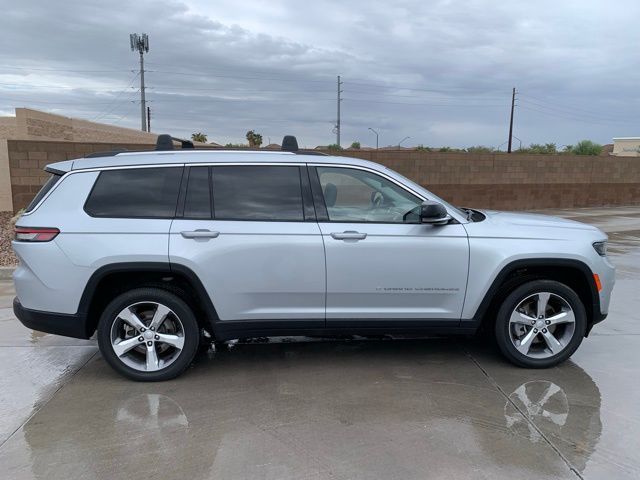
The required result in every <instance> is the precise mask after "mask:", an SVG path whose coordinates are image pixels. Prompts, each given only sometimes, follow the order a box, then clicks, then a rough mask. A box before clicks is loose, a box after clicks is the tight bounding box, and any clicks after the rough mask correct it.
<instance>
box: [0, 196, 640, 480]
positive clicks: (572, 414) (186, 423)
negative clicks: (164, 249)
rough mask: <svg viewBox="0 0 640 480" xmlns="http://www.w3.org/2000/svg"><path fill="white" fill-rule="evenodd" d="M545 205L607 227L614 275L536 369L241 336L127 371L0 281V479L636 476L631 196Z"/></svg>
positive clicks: (464, 355) (638, 256)
mask: <svg viewBox="0 0 640 480" xmlns="http://www.w3.org/2000/svg"><path fill="white" fill-rule="evenodd" d="M555 213H557V214H560V215H562V216H565V217H568V218H574V219H577V220H580V221H586V222H588V223H592V224H595V225H598V226H599V227H601V228H603V229H604V230H605V231H607V232H608V233H609V235H610V238H611V249H610V251H611V256H612V259H613V261H614V263H615V264H616V265H617V267H618V272H619V273H618V279H617V284H616V288H615V290H614V295H613V300H612V304H611V311H610V315H609V318H608V319H607V320H606V321H605V322H604V323H602V324H600V325H598V326H596V327H595V329H594V331H593V332H592V334H591V336H590V337H589V338H588V339H586V340H585V341H584V342H583V344H582V346H581V347H580V349H579V350H578V351H577V352H576V354H575V355H574V356H573V357H572V358H571V360H570V361H568V362H566V363H565V364H563V365H561V366H560V367H557V368H553V369H549V370H524V369H519V368H516V367H513V366H511V365H510V364H508V363H506V362H505V361H504V360H503V359H502V358H501V357H500V355H499V354H498V353H497V352H496V351H495V350H494V349H493V347H491V346H488V345H486V344H484V343H483V342H482V341H481V340H462V339H414V340H396V341H325V342H318V341H313V342H302V343H288V342H285V343H271V344H252V343H249V344H238V345H236V346H234V347H233V348H231V349H229V350H226V351H221V352H218V353H216V354H211V353H209V354H202V355H201V356H200V357H199V358H198V360H197V361H196V362H195V364H194V365H193V367H192V368H191V369H190V370H188V371H187V372H186V374H185V375H183V376H182V377H180V378H179V379H177V380H174V381H171V382H166V383H160V384H141V383H134V382H130V381H127V380H124V379H122V378H121V377H119V376H117V375H116V374H115V373H113V372H112V371H111V369H110V368H109V367H108V366H107V365H106V364H105V362H104V361H103V360H102V358H101V357H100V355H99V353H96V351H97V349H96V347H95V343H94V342H93V341H82V340H74V339H67V338H62V337H55V336H51V335H44V334H38V333H34V332H31V331H30V330H27V329H26V328H24V327H22V326H21V325H20V324H19V323H18V322H17V321H16V320H15V319H14V318H13V314H12V312H11V310H10V308H9V307H10V300H11V297H12V295H13V293H12V287H11V285H10V284H8V283H0V325H1V326H2V327H3V328H2V332H3V335H2V338H0V361H1V362H2V375H1V378H0V478H11V479H14V478H15V479H30V478H37V479H39V478H56V479H57V478H87V479H93V478H105V479H107V478H108V479H113V478H134V477H136V476H142V477H146V478H150V477H157V478H163V479H173V478H176V479H177V478H190V479H209V478H225V479H226V478H261V479H288V478H291V479H294V478H295V479H301V478H310V479H316V478H317V479H320V478H322V479H324V478H335V479H346V478H350V479H351V478H357V479H360V478H384V479H395V478H397V479H410V478H421V479H423V478H519V479H528V478H531V479H540V478H568V479H571V478H573V479H575V478H588V479H599V478H607V479H623V478H629V479H631V478H639V477H640V454H639V453H638V452H640V414H639V413H638V405H640V362H639V361H638V360H639V359H640V353H639V352H640V313H638V312H640V309H639V308H638V307H640V299H639V298H638V295H637V292H638V289H639V287H640V208H638V207H635V208H612V209H597V210H596V209H585V210H573V211H559V212H555Z"/></svg>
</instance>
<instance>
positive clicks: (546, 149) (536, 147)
mask: <svg viewBox="0 0 640 480" xmlns="http://www.w3.org/2000/svg"><path fill="white" fill-rule="evenodd" d="M527 153H544V154H547V155H555V154H556V153H558V149H557V148H556V144H555V143H545V144H544V145H542V144H540V143H532V144H531V145H529V148H528V149H527Z"/></svg>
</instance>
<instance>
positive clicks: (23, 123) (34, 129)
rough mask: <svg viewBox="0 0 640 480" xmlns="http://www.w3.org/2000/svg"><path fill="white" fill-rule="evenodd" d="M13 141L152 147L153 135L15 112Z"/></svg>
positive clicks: (42, 113) (38, 114) (112, 126)
mask: <svg viewBox="0 0 640 480" xmlns="http://www.w3.org/2000/svg"><path fill="white" fill-rule="evenodd" d="M15 123H16V137H14V138H15V139H20V140H53V141H61V140H62V141H70V142H71V141H74V142H127V143H146V144H148V143H155V141H156V138H157V135H156V134H154V133H148V132H143V131H139V130H133V129H131V128H124V127H118V126H115V125H106V124H104V123H97V122H90V121H87V120H80V119H77V118H70V117H64V116H62V115H54V114H51V113H46V112H40V111H38V110H31V109H29V108H16V116H15Z"/></svg>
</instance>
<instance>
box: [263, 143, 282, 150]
mask: <svg viewBox="0 0 640 480" xmlns="http://www.w3.org/2000/svg"><path fill="white" fill-rule="evenodd" d="M262 148H263V150H281V149H282V147H281V146H280V145H278V144H277V143H270V144H269V145H267V146H265V147H262Z"/></svg>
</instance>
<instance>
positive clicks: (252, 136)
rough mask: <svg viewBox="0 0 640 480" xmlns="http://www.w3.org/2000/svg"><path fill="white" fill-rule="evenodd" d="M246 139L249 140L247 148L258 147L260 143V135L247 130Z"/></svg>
mask: <svg viewBox="0 0 640 480" xmlns="http://www.w3.org/2000/svg"><path fill="white" fill-rule="evenodd" d="M247 141H248V142H249V148H259V147H260V145H262V135H260V134H259V133H257V132H254V131H253V130H249V131H248V132H247Z"/></svg>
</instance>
